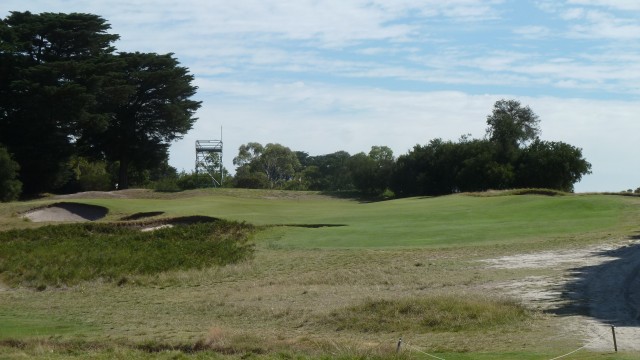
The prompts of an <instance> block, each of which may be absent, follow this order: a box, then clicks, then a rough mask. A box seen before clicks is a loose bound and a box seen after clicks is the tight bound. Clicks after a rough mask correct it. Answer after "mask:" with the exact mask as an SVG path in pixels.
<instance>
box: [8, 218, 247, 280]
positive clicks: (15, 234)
mask: <svg viewBox="0 0 640 360" xmlns="http://www.w3.org/2000/svg"><path fill="white" fill-rule="evenodd" d="M252 231H253V227H252V226H249V225H246V224H241V223H237V222H228V221H215V222H212V223H200V224H191V225H181V226H175V227H173V228H162V229H158V230H155V231H149V232H142V231H140V229H136V228H130V227H126V226H114V225H111V224H90V223H89V224H86V223H85V224H64V225H56V226H54V225H49V226H44V227H40V228H35V229H22V230H9V231H5V232H0V278H1V279H2V280H3V281H4V282H5V283H6V284H9V285H13V286H16V285H25V286H33V287H36V288H38V289H40V290H43V289H45V288H46V287H47V286H58V287H59V286H69V285H75V284H77V283H79V282H80V281H89V280H96V279H102V280H104V281H118V283H120V284H123V283H125V282H126V281H127V276H131V275H138V274H154V273H160V272H165V271H171V270H184V269H190V268H204V267H209V266H213V265H225V264H230V263H235V262H238V261H241V260H244V259H246V258H247V257H248V256H250V255H251V253H252V246H251V244H248V243H247V240H248V237H249V235H250V234H251V232H252Z"/></svg>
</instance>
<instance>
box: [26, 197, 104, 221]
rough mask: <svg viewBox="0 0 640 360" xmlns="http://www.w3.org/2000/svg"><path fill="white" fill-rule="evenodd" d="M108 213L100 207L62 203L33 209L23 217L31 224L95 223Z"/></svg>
mask: <svg viewBox="0 0 640 360" xmlns="http://www.w3.org/2000/svg"><path fill="white" fill-rule="evenodd" d="M108 212H109V210H108V209H107V208H104V207H102V206H96V205H88V204H80V203H67V202H64V203H56V204H52V205H49V206H47V207H43V208H37V209H33V210H31V211H28V212H26V213H25V214H24V215H23V216H24V217H25V218H27V219H29V220H31V221H33V222H77V221H96V220H99V219H102V218H103V217H105V216H106V215H107V213H108Z"/></svg>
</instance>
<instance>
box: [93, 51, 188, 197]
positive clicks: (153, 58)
mask: <svg viewBox="0 0 640 360" xmlns="http://www.w3.org/2000/svg"><path fill="white" fill-rule="evenodd" d="M111 61H112V66H113V69H114V70H116V71H114V72H111V78H110V79H109V82H110V85H109V87H108V88H106V89H105V90H104V91H105V92H106V94H105V96H104V97H103V99H102V103H101V109H102V110H103V112H104V113H106V114H108V115H109V119H108V120H109V121H108V124H107V126H106V130H104V131H99V132H96V133H93V134H90V135H89V136H88V138H87V139H81V140H84V142H88V143H91V144H96V148H97V150H99V151H102V152H103V153H104V154H105V156H106V158H107V159H108V160H109V161H112V162H118V163H119V171H118V188H119V189H126V188H128V187H129V175H130V171H131V169H132V168H134V169H137V170H138V171H143V170H151V169H153V168H154V167H157V166H159V165H160V164H162V163H163V162H164V161H166V159H167V158H168V148H169V145H170V144H171V142H172V141H174V140H176V139H180V138H181V137H182V136H183V135H184V134H185V133H186V132H187V131H189V130H190V129H191V128H192V127H193V124H194V123H195V121H196V120H197V119H196V118H195V117H194V116H193V115H194V113H195V111H196V110H197V109H198V108H199V107H200V102H199V101H194V100H191V97H192V96H193V95H195V92H196V87H195V86H193V85H192V84H191V83H192V81H193V76H192V75H191V74H189V72H188V69H187V68H185V67H181V66H179V63H178V61H177V60H176V59H175V58H174V57H173V54H165V55H159V54H154V53H139V52H136V53H120V54H119V55H118V56H117V57H115V58H112V59H111Z"/></svg>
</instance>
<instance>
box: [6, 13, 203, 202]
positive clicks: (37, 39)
mask: <svg viewBox="0 0 640 360" xmlns="http://www.w3.org/2000/svg"><path fill="white" fill-rule="evenodd" d="M109 29H110V25H109V24H108V23H107V22H106V21H105V20H104V19H103V18H101V17H100V16H97V15H93V14H81V13H71V14H62V13H42V14H32V13H30V12H11V14H10V15H9V16H7V17H6V18H5V19H3V20H2V21H0V166H3V167H2V168H0V170H1V171H0V173H1V174H2V175H0V189H1V190H0V191H1V192H2V193H1V194H0V197H2V198H3V199H9V198H15V197H16V196H17V194H19V193H20V192H24V193H25V194H27V195H30V194H38V193H42V192H60V191H62V192H71V191H79V190H86V189H88V188H98V189H100V190H106V189H110V188H113V187H114V186H115V185H116V184H117V186H118V188H120V189H122V188H127V187H128V186H129V185H130V183H133V184H135V183H136V182H139V179H140V178H144V177H150V176H151V174H154V173H156V174H159V175H161V174H162V172H163V171H164V169H163V168H166V167H167V166H168V165H167V159H168V148H169V145H170V143H171V142H172V141H173V140H175V139H179V138H180V137H181V136H182V135H183V134H185V133H186V132H187V131H189V130H190V129H191V128H192V126H193V124H194V122H195V121H196V118H194V117H193V114H194V113H195V111H196V110H197V109H198V108H199V107H200V102H198V101H194V100H192V99H191V97H192V96H193V95H194V94H195V91H196V87H195V86H193V85H192V84H191V82H192V81H193V76H192V75H190V74H189V72H188V69H187V68H185V67H181V66H179V62H178V61H177V59H175V58H174V57H173V54H156V53H142V52H132V53H129V52H116V51H115V47H114V46H113V43H114V42H115V41H116V40H118V39H119V36H118V35H116V34H110V33H109V32H108V30H109Z"/></svg>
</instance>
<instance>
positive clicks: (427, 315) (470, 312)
mask: <svg viewBox="0 0 640 360" xmlns="http://www.w3.org/2000/svg"><path fill="white" fill-rule="evenodd" d="M530 317H531V312H530V311H529V310H527V309H526V308H525V307H524V306H522V305H520V304H518V303H516V302H515V301H512V300H500V299H497V300H496V299H491V298H486V297H483V296H469V295H450V294H448V295H438V296H427V297H419V298H402V299H397V300H367V301H365V302H364V303H362V304H360V305H356V306H351V307H348V308H345V309H341V310H337V311H334V312H332V313H331V314H330V315H329V316H328V317H327V318H326V319H325V320H324V323H325V324H327V325H329V326H332V327H334V328H335V329H336V330H352V331H359V332H403V331H410V332H418V333H420V332H433V331H447V332H452V331H470V330H471V331H475V330H484V329H491V328H494V327H497V326H501V325H508V324H512V323H516V322H522V321H524V320H527V319H529V318H530Z"/></svg>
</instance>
